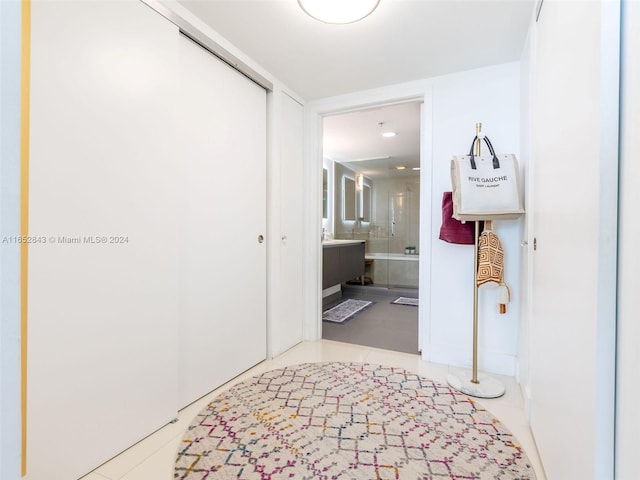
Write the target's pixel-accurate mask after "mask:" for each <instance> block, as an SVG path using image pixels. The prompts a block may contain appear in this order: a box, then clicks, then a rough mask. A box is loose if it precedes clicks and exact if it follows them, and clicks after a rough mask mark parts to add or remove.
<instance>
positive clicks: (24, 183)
mask: <svg viewBox="0 0 640 480" xmlns="http://www.w3.org/2000/svg"><path fill="white" fill-rule="evenodd" d="M21 6H22V30H21V37H22V38H21V66H20V70H21V71H20V76H21V79H20V82H21V85H20V235H21V236H23V237H26V236H27V235H28V234H29V109H30V103H29V100H30V88H31V0H22V5H21ZM28 266H29V247H28V243H27V242H22V243H21V244H20V342H21V347H20V363H21V365H20V397H21V398H20V402H21V433H22V440H21V441H22V444H21V450H22V454H21V473H22V476H23V477H24V476H25V475H26V474H27V345H28V344H27V334H28V328H27V327H28V324H27V318H28V317H27V306H28V302H27V292H28V285H29V282H28V273H29V270H28Z"/></svg>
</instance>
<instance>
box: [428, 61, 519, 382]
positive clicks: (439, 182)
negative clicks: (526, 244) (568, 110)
mask: <svg viewBox="0 0 640 480" xmlns="http://www.w3.org/2000/svg"><path fill="white" fill-rule="evenodd" d="M519 69H520V66H519V64H518V63H510V64H506V65H500V66H496V67H491V68H486V69H481V70H477V71H472V72H467V73H462V74H458V75H449V76H447V77H442V78H438V79H435V80H434V82H433V168H432V172H433V175H432V183H431V188H432V192H431V194H432V205H431V209H432V214H431V219H432V222H431V232H430V234H431V236H432V239H433V243H432V250H431V272H432V280H431V285H432V290H431V319H430V320H431V332H430V336H431V343H430V344H428V345H426V346H425V348H426V350H423V355H424V354H425V353H426V357H427V358H428V359H430V360H432V361H436V362H442V363H448V364H453V365H460V366H471V361H472V348H471V347H472V328H471V327H472V320H473V283H474V278H473V268H474V267H473V263H474V260H473V247H472V246H470V245H451V244H449V243H445V242H442V241H440V240H437V238H438V233H439V228H440V224H441V219H442V214H441V199H442V192H444V191H447V190H450V189H451V180H450V169H449V162H450V159H451V156H452V155H454V154H460V153H466V152H468V151H469V146H470V144H471V140H472V139H473V136H474V135H475V123H476V122H482V132H483V133H484V134H486V135H487V136H488V137H489V138H490V139H491V142H492V143H493V145H494V147H495V148H496V153H515V154H516V155H519V153H520V128H519V126H520V104H519V100H520V97H519V95H520V93H519V92H520V84H519V82H520V70H519ZM486 151H487V149H486V146H485V147H484V148H483V152H486ZM422 228H423V234H424V227H422ZM493 229H494V231H495V232H496V233H497V234H498V236H499V237H500V240H501V243H502V246H503V248H504V253H505V282H506V283H507V284H508V285H509V287H510V288H511V291H512V293H513V295H512V301H511V304H510V305H509V306H508V308H507V314H505V315H500V314H498V313H497V311H496V300H495V290H493V289H491V288H489V289H480V292H479V307H478V310H479V322H480V338H479V368H480V369H481V370H487V371H490V372H494V373H501V374H506V375H514V374H515V360H516V356H517V338H518V315H519V309H520V307H519V302H520V299H519V295H518V292H519V290H520V287H519V282H520V279H519V276H518V273H519V270H518V269H519V265H520V220H511V221H502V222H494V225H493Z"/></svg>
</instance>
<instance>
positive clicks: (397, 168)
mask: <svg viewBox="0 0 640 480" xmlns="http://www.w3.org/2000/svg"><path fill="white" fill-rule="evenodd" d="M405 168H407V167H402V166H400V167H396V170H404V169H405Z"/></svg>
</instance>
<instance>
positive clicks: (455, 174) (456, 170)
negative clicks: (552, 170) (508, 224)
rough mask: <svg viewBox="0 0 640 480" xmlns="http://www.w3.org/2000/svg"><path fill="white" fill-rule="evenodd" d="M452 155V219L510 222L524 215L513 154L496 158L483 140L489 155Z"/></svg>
mask: <svg viewBox="0 0 640 480" xmlns="http://www.w3.org/2000/svg"><path fill="white" fill-rule="evenodd" d="M477 141H478V142H479V141H480V139H478V137H475V138H474V139H473V143H472V144H471V150H470V151H469V155H456V156H454V157H453V159H452V160H451V185H452V189H453V217H454V218H455V219H457V220H460V221H473V220H511V219H514V218H518V217H519V216H520V215H522V214H523V213H524V208H523V207H522V195H521V190H520V170H519V168H518V160H517V159H516V156H515V155H513V154H504V155H496V153H495V151H494V150H493V145H491V142H490V141H489V139H488V138H487V137H484V141H485V143H486V144H487V146H488V147H489V153H490V155H482V156H474V155H473V147H474V146H475V143H476V142H477Z"/></svg>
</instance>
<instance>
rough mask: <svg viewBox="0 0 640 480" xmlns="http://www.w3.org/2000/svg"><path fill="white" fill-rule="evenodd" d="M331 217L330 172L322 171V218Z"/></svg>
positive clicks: (324, 169)
mask: <svg viewBox="0 0 640 480" xmlns="http://www.w3.org/2000/svg"><path fill="white" fill-rule="evenodd" d="M328 217H329V171H328V170H327V169H326V168H323V169H322V218H323V219H326V218H328Z"/></svg>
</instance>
